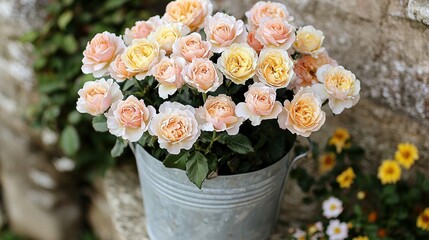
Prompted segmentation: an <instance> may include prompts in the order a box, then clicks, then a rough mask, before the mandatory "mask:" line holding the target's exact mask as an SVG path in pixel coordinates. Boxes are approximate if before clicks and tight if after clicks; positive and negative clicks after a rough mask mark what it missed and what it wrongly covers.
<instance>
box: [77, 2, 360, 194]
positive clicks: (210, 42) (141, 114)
mask: <svg viewBox="0 0 429 240" xmlns="http://www.w3.org/2000/svg"><path fill="white" fill-rule="evenodd" d="M212 11H213V5H212V3H211V2H210V1H209V0H176V1H173V2H170V3H169V4H168V5H167V8H166V13H165V14H164V16H162V17H160V16H154V17H151V18H149V19H148V20H145V21H138V22H136V23H135V25H134V26H132V27H131V28H127V29H126V30H125V33H124V35H123V36H117V35H115V34H114V33H109V32H103V33H99V34H97V35H95V36H94V38H93V39H92V40H91V41H90V42H88V44H87V46H86V49H85V51H84V52H83V55H84V58H83V60H82V63H83V66H82V71H83V72H84V73H85V74H93V76H94V77H95V78H99V79H98V80H95V81H89V82H86V83H85V84H84V85H83V88H82V89H80V90H79V92H78V94H79V99H78V100H77V110H78V111H79V112H81V113H88V114H91V115H93V116H94V119H93V126H94V128H95V130H97V131H109V132H110V133H111V134H113V135H115V136H117V137H118V139H117V142H116V144H115V146H114V148H113V149H112V155H114V156H118V155H120V154H121V153H122V151H123V149H124V147H125V146H126V145H127V143H137V144H140V145H142V146H143V147H145V148H146V149H147V150H148V151H149V152H150V153H151V154H152V155H153V156H154V157H156V158H157V159H161V160H163V163H164V165H165V166H167V167H174V168H180V169H183V170H185V171H186V173H187V175H188V177H189V179H190V180H191V181H192V182H193V183H195V184H196V185H197V186H198V187H201V185H202V182H203V181H204V180H205V179H206V178H207V177H215V176H216V175H227V174H237V173H243V172H250V171H255V170H258V169H261V168H264V167H266V166H269V165H271V164H273V163H274V162H276V161H277V160H279V159H280V158H281V157H282V156H284V155H285V154H286V153H287V152H288V151H289V150H290V149H291V147H292V144H293V143H294V141H295V137H296V135H300V136H303V137H309V136H310V135H311V133H313V132H315V131H318V130H319V129H320V127H321V126H322V125H323V124H324V122H325V112H324V110H322V105H323V104H324V103H328V105H329V107H330V108H331V110H332V112H333V113H334V114H340V113H341V112H342V111H343V110H344V109H345V108H351V107H352V106H353V105H355V104H356V103H357V101H358V100H359V90H360V82H359V80H357V79H356V77H355V75H354V74H353V73H351V72H350V71H348V70H346V69H345V68H344V67H342V66H338V65H337V63H336V61H335V60H333V59H331V58H330V57H329V55H328V54H327V52H326V50H325V49H324V47H323V40H324V35H323V33H322V32H321V31H320V30H317V29H315V28H314V27H313V26H304V27H300V28H297V27H295V26H294V25H293V24H292V20H293V18H292V17H291V16H290V15H289V13H288V11H287V8H286V6H285V5H283V4H281V3H273V2H258V3H256V4H255V5H254V6H253V7H252V8H251V9H250V10H249V11H248V12H246V17H247V24H245V23H244V22H243V21H242V20H240V19H236V18H235V17H233V16H229V15H228V14H225V13H221V12H218V13H215V14H214V15H212Z"/></svg>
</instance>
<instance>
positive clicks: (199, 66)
mask: <svg viewBox="0 0 429 240" xmlns="http://www.w3.org/2000/svg"><path fill="white" fill-rule="evenodd" d="M182 74H183V77H184V78H185V82H186V83H187V84H189V85H190V86H192V87H194V88H196V89H197V90H198V91H199V92H202V93H207V92H214V91H216V89H217V88H218V87H219V86H220V85H221V84H222V82H223V75H222V73H221V72H220V71H219V70H218V69H217V68H216V67H215V65H214V63H213V62H212V61H211V60H209V59H203V58H194V59H193V60H192V62H191V63H190V64H188V65H187V66H186V67H185V69H184V70H183V72H182Z"/></svg>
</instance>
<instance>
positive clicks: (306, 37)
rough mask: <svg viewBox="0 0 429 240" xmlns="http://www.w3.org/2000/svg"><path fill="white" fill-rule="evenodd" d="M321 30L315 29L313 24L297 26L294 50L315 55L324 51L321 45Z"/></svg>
mask: <svg viewBox="0 0 429 240" xmlns="http://www.w3.org/2000/svg"><path fill="white" fill-rule="evenodd" d="M323 39H325V37H324V36H323V32H322V31H320V30H317V29H315V28H314V27H313V26H311V25H309V26H305V27H302V28H299V29H298V31H297V32H296V37H295V42H294V43H293V47H294V49H295V50H296V51H298V52H300V53H303V54H310V55H312V56H315V57H317V55H319V54H320V53H322V52H324V51H325V48H324V47H322V45H323Z"/></svg>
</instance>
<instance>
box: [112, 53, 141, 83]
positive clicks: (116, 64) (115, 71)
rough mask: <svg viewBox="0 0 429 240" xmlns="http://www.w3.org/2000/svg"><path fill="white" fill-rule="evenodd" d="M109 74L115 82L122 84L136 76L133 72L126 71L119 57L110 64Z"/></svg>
mask: <svg viewBox="0 0 429 240" xmlns="http://www.w3.org/2000/svg"><path fill="white" fill-rule="evenodd" d="M109 73H110V76H111V77H112V78H113V79H115V80H116V81H117V82H123V81H125V80H127V79H131V78H133V77H134V76H135V75H136V74H137V73H135V72H128V71H127V67H126V66H125V64H124V62H122V58H121V55H118V56H116V58H115V61H113V62H112V63H110V66H109Z"/></svg>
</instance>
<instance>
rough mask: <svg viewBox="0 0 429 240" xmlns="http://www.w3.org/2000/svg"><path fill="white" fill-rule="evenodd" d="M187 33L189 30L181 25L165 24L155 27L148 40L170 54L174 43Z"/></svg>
mask: <svg viewBox="0 0 429 240" xmlns="http://www.w3.org/2000/svg"><path fill="white" fill-rule="evenodd" d="M188 33H189V28H188V27H187V26H184V25H183V24H182V23H167V24H163V25H161V26H159V27H157V28H156V30H155V31H154V32H152V33H151V34H149V36H148V38H149V39H152V40H154V41H157V42H158V44H159V47H160V48H161V49H164V50H165V51H166V53H167V54H170V53H171V52H172V51H173V44H174V42H176V40H177V39H178V38H180V37H182V36H184V35H186V34H188Z"/></svg>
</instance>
